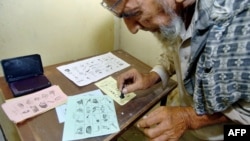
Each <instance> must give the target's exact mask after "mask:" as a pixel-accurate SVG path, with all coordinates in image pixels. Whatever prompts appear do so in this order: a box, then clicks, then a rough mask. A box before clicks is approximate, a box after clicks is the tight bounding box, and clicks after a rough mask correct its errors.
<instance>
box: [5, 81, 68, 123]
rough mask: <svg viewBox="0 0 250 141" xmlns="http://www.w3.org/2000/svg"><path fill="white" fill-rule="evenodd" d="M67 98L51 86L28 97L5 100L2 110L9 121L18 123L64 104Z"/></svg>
mask: <svg viewBox="0 0 250 141" xmlns="http://www.w3.org/2000/svg"><path fill="white" fill-rule="evenodd" d="M67 98H68V97H67V95H66V94H65V93H64V92H63V91H62V90H61V89H60V87H59V86H57V85H53V86H51V87H48V88H46V89H43V90H40V91H37V92H34V93H32V94H29V95H25V96H21V97H17V98H12V99H9V100H6V101H5V103H3V104H2V108H3V110H4V112H5V113H6V115H7V116H8V118H9V119H10V120H11V121H13V122H14V123H19V122H22V121H24V120H26V119H28V118H31V117H34V116H36V115H39V114H42V113H44V112H46V111H48V110H51V109H53V108H55V107H56V106H59V105H62V104H64V103H65V102H66V101H67Z"/></svg>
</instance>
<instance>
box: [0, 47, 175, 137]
mask: <svg viewBox="0 0 250 141" xmlns="http://www.w3.org/2000/svg"><path fill="white" fill-rule="evenodd" d="M112 53H114V54H115V55H117V56H118V57H120V58H121V59H123V60H124V61H126V62H127V63H129V64H130V65H131V66H130V67H129V68H126V69H124V70H122V71H119V72H117V73H115V74H112V76H113V77H116V76H118V75H119V74H120V73H122V72H124V71H126V70H128V69H130V68H131V67H134V68H136V69H138V70H139V71H141V72H145V73H146V72H149V71H150V70H151V67H149V66H148V65H146V64H144V63H142V62H141V61H139V60H137V59H136V58H134V57H132V56H131V55H129V54H128V53H126V52H124V51H122V50H117V51H113V52H112ZM75 61H78V60H75ZM71 62H73V61H70V62H64V63H60V64H56V65H52V66H48V67H45V68H44V70H45V75H46V76H47V77H48V79H49V80H50V81H51V82H52V84H53V85H59V86H60V88H61V89H62V90H63V91H64V92H65V93H66V94H67V95H75V94H79V93H84V92H88V91H91V90H96V89H97V87H96V86H95V85H94V84H90V85H87V86H84V87H78V86H76V85H75V84H74V83H73V82H71V81H70V80H69V79H68V78H66V77H65V76H64V75H63V74H62V73H61V72H59V71H58V70H57V69H56V67H57V66H60V65H63V64H68V63H71ZM176 86H177V83H176V82H175V81H173V80H170V83H169V84H168V86H167V87H166V88H164V89H162V87H161V84H160V83H159V84H156V85H155V86H153V87H152V88H149V89H147V90H140V91H136V92H135V93H136V94H137V96H136V98H134V99H132V100H131V101H130V102H129V103H127V104H125V105H124V106H120V105H119V104H117V103H116V102H114V103H115V108H116V114H117V118H118V123H119V125H120V132H118V133H115V134H110V135H105V136H100V137H94V138H89V139H85V140H88V141H109V140H116V139H117V138H118V137H119V136H120V135H121V134H122V133H124V132H125V131H126V130H127V129H128V128H129V127H130V126H132V125H133V124H134V123H135V122H136V121H137V120H138V119H139V118H141V117H142V116H143V115H144V114H145V113H146V112H147V111H149V110H150V109H151V108H152V107H154V106H155V105H156V104H157V103H159V102H160V101H161V100H163V104H164V99H166V96H167V94H168V93H169V92H170V91H171V90H172V89H174V88H175V87H176ZM0 89H2V92H3V96H4V98H5V99H9V98H12V97H13V96H12V93H11V91H10V89H9V87H8V85H7V83H6V81H5V79H4V78H3V77H1V78H0ZM63 125H64V124H60V123H58V119H57V114H56V111H55V109H53V110H50V111H48V112H46V113H44V114H41V115H38V116H36V117H34V118H31V119H28V120H26V121H24V122H23V123H19V124H17V132H18V133H19V136H20V138H21V140H23V141H61V140H62V133H63Z"/></svg>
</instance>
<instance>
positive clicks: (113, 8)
mask: <svg viewBox="0 0 250 141" xmlns="http://www.w3.org/2000/svg"><path fill="white" fill-rule="evenodd" d="M121 2H122V0H117V1H116V2H115V3H114V4H113V5H112V6H108V5H107V3H105V2H103V1H102V3H101V5H102V7H104V8H106V9H108V10H109V11H111V12H112V13H113V14H114V15H115V16H117V17H119V18H122V17H123V16H122V15H123V14H121V13H119V12H117V11H116V10H115V7H117V6H118V5H119V4H120V3H121Z"/></svg>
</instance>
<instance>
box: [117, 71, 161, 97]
mask: <svg viewBox="0 0 250 141" xmlns="http://www.w3.org/2000/svg"><path fill="white" fill-rule="evenodd" d="M159 78H160V77H159V76H158V74H157V73H155V72H150V73H147V74H143V73H140V72H138V71H137V70H136V69H130V70H128V71H127V72H125V73H123V74H121V75H120V76H118V77H117V87H118V89H119V90H120V91H122V92H123V93H129V92H133V91H136V90H142V89H146V88H149V87H150V86H152V85H154V84H155V83H156V82H157V81H158V80H159Z"/></svg>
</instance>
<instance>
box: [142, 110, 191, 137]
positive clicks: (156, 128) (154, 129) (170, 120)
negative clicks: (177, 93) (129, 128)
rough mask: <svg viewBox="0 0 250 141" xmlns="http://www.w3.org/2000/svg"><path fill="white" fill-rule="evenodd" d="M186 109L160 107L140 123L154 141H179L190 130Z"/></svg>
mask: <svg viewBox="0 0 250 141" xmlns="http://www.w3.org/2000/svg"><path fill="white" fill-rule="evenodd" d="M187 119H188V117H187V114H186V109H185V108H182V107H165V106H162V107H159V108H157V109H156V110H154V111H153V112H151V113H150V114H149V115H148V116H145V117H144V118H143V119H142V120H141V121H139V122H138V124H137V126H138V127H139V128H142V129H143V132H144V133H145V135H147V136H148V137H149V138H150V139H151V140H152V141H178V140H179V138H180V137H181V136H182V134H183V133H184V132H185V130H186V129H188V123H187V121H188V120H187Z"/></svg>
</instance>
